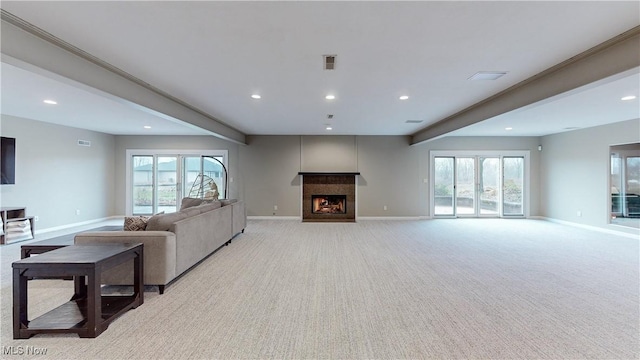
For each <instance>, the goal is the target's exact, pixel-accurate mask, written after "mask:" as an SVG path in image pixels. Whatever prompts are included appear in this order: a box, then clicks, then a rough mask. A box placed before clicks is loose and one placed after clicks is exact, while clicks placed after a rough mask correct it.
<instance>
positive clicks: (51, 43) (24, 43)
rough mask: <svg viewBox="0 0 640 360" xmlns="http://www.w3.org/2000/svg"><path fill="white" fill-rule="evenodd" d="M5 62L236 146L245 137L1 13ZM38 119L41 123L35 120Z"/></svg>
mask: <svg viewBox="0 0 640 360" xmlns="http://www.w3.org/2000/svg"><path fill="white" fill-rule="evenodd" d="M1 19H2V24H1V28H0V34H1V44H2V47H1V48H0V49H1V52H2V61H5V62H11V63H12V65H16V66H19V67H23V68H27V69H26V70H30V71H34V70H36V71H39V73H40V74H42V75H48V76H50V77H55V78H56V80H61V81H66V82H68V83H72V84H74V85H80V86H81V87H82V88H84V89H85V90H89V91H92V92H94V93H98V94H100V95H103V96H107V97H109V98H111V99H113V100H115V101H119V102H121V103H123V104H125V105H128V106H131V107H134V108H137V109H139V110H142V111H145V112H148V113H150V114H153V115H155V116H159V117H162V118H164V119H167V120H169V121H174V122H178V123H182V124H185V125H186V126H190V127H196V128H199V129H203V130H205V131H207V132H208V133H210V134H211V135H212V136H216V137H219V138H222V139H225V140H228V141H231V142H234V143H238V144H243V145H244V144H246V138H245V134H243V133H241V132H240V131H238V130H236V129H234V128H232V127H230V126H228V125H226V124H224V123H223V122H221V121H220V120H218V119H216V118H214V117H212V116H211V115H208V114H207V113H205V112H203V111H201V110H199V109H196V108H195V107H193V106H190V105H189V104H187V103H185V102H184V101H182V100H180V99H177V98H175V97H173V96H171V95H169V94H167V93H165V92H163V91H162V90H160V89H157V88H155V87H153V86H151V85H150V84H148V83H146V82H144V81H142V80H140V79H138V78H136V77H134V76H133V75H131V74H128V73H126V72H125V71H123V70H121V69H118V68H117V67H115V66H113V65H111V64H109V63H107V62H105V61H103V60H100V59H98V58H96V57H95V56H93V55H91V54H89V53H86V52H84V51H83V50H81V49H78V48H76V47H75V46H73V45H71V44H69V43H66V42H64V41H63V40H61V39H59V38H57V37H55V36H53V35H51V34H49V33H47V32H45V31H44V30H42V29H40V28H37V27H36V26H34V25H32V24H29V23H27V22H25V21H24V20H22V19H20V18H18V17H16V16H15V15H13V14H11V13H9V12H7V11H5V10H2V16H1ZM36 120H37V119H36Z"/></svg>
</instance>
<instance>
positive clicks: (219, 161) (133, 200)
mask: <svg viewBox="0 0 640 360" xmlns="http://www.w3.org/2000/svg"><path fill="white" fill-rule="evenodd" d="M203 155H206V156H203ZM226 161H227V152H226V151H203V152H199V153H193V154H191V153H187V154H184V153H182V154H181V153H178V152H176V153H171V152H170V151H166V150H156V151H149V150H127V193H126V197H127V209H126V212H127V214H133V215H151V214H156V213H158V212H165V213H170V212H175V211H177V210H179V208H180V202H181V199H182V198H183V197H189V196H192V197H195V196H198V197H199V196H200V195H201V194H202V191H203V189H202V184H203V175H204V181H205V183H206V184H207V185H208V181H213V182H214V183H215V184H216V186H217V187H218V192H219V198H221V199H224V198H225V197H226V195H227V194H224V189H225V185H226V184H225V183H224V182H225V181H226V180H225V179H226V178H225V175H226V174H225V173H224V167H223V164H226ZM225 166H226V165H225ZM194 194H195V195H194Z"/></svg>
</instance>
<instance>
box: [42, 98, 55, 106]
mask: <svg viewBox="0 0 640 360" xmlns="http://www.w3.org/2000/svg"><path fill="white" fill-rule="evenodd" d="M43 102H44V103H45V104H49V105H57V104H58V102H57V101H54V100H49V99H47V100H45V101H43Z"/></svg>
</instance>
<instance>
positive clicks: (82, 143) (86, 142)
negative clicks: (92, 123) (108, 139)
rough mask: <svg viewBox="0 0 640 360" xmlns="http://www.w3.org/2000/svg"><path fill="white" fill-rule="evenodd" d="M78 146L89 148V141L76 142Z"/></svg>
mask: <svg viewBox="0 0 640 360" xmlns="http://www.w3.org/2000/svg"><path fill="white" fill-rule="evenodd" d="M78 146H91V141H89V140H78Z"/></svg>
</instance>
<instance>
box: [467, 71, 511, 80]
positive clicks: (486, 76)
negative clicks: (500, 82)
mask: <svg viewBox="0 0 640 360" xmlns="http://www.w3.org/2000/svg"><path fill="white" fill-rule="evenodd" d="M505 75H507V72H506V71H478V72H477V73H475V74H473V76H471V77H470V78H469V80H496V79H499V78H501V77H503V76H505Z"/></svg>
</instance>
